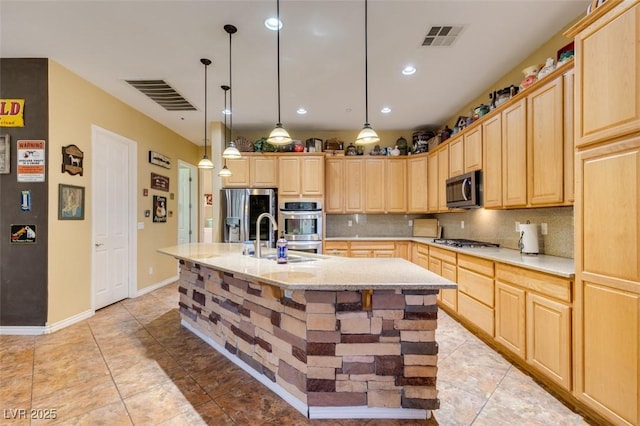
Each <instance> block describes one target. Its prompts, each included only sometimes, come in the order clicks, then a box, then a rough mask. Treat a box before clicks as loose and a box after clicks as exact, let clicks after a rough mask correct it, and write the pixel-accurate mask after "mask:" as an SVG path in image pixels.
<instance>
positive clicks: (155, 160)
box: [149, 151, 171, 169]
mask: <svg viewBox="0 0 640 426" xmlns="http://www.w3.org/2000/svg"><path fill="white" fill-rule="evenodd" d="M149 163H151V164H155V165H156V166H160V167H164V168H165V169H170V168H171V158H169V157H167V156H166V155H162V154H160V153H159V152H155V151H149Z"/></svg>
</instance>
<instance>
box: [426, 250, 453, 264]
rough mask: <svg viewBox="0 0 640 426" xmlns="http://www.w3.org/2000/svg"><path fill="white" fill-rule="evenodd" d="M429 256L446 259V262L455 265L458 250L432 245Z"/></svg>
mask: <svg viewBox="0 0 640 426" xmlns="http://www.w3.org/2000/svg"><path fill="white" fill-rule="evenodd" d="M429 256H431V257H435V258H437V259H440V260H444V261H445V262H449V263H453V264H454V265H455V264H456V252H453V251H450V250H443V249H441V248H438V247H430V248H429Z"/></svg>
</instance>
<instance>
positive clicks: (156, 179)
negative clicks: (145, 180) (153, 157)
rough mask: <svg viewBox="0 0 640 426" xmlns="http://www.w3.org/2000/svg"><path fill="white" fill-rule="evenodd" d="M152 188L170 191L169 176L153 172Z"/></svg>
mask: <svg viewBox="0 0 640 426" xmlns="http://www.w3.org/2000/svg"><path fill="white" fill-rule="evenodd" d="M151 189H158V190H160V191H166V192H169V178H168V177H166V176H162V175H158V174H156V173H151Z"/></svg>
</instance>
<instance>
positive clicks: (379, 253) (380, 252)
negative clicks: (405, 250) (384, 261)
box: [349, 241, 396, 257]
mask: <svg viewBox="0 0 640 426" xmlns="http://www.w3.org/2000/svg"><path fill="white" fill-rule="evenodd" d="M395 254H396V246H395V243H394V242H393V241H351V242H350V246H349V256H350V257H396V256H395Z"/></svg>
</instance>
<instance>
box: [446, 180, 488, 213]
mask: <svg viewBox="0 0 640 426" xmlns="http://www.w3.org/2000/svg"><path fill="white" fill-rule="evenodd" d="M481 177H482V174H481V172H480V170H475V171H473V172H469V173H465V174H463V175H460V176H454V177H452V178H449V179H447V207H449V208H457V209H460V208H463V209H473V208H478V207H482V182H481V180H482V179H481Z"/></svg>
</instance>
